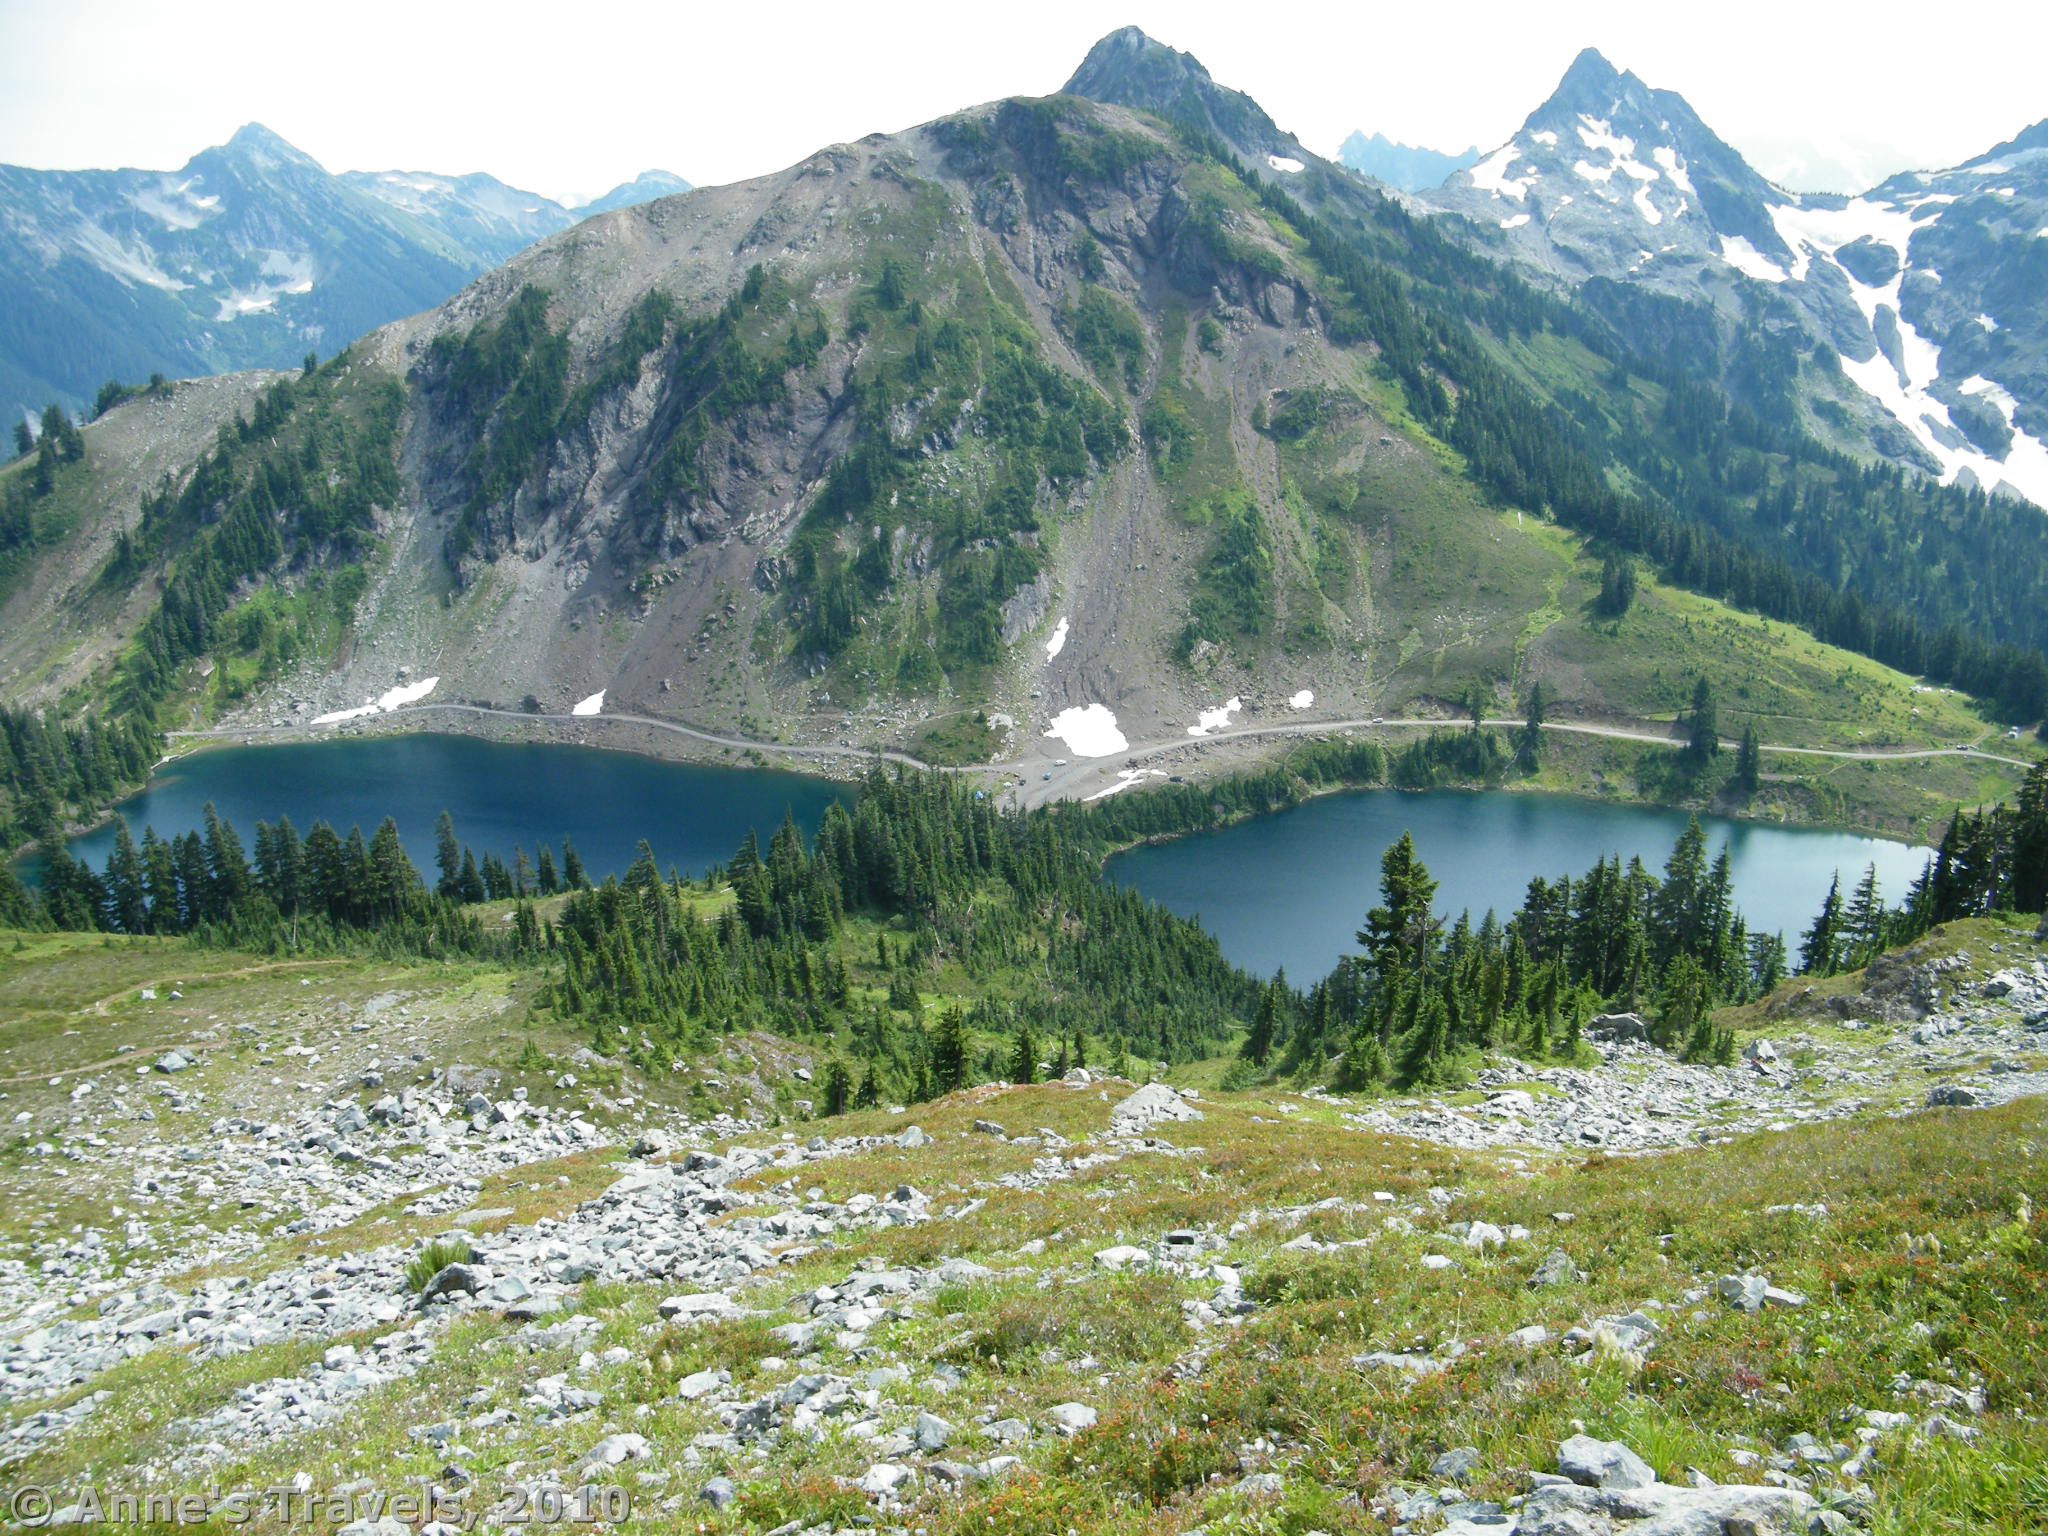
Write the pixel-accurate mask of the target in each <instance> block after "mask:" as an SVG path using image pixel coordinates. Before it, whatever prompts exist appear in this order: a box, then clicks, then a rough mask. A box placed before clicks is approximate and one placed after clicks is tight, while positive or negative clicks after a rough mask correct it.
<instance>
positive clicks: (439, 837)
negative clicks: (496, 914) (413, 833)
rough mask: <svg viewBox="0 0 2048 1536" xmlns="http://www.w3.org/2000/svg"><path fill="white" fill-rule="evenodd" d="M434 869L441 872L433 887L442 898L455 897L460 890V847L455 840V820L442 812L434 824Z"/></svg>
mask: <svg viewBox="0 0 2048 1536" xmlns="http://www.w3.org/2000/svg"><path fill="white" fill-rule="evenodd" d="M434 867H435V868H436V869H438V870H439V871H440V872H441V879H440V882H439V884H437V885H436V886H435V889H436V890H438V891H439V892H440V893H441V894H442V895H443V896H456V895H458V894H459V893H460V892H461V889H462V845H461V844H460V843H458V842H457V841H456V840H455V818H454V817H453V816H451V815H450V814H449V813H448V812H446V811H443V812H442V813H441V815H440V817H439V819H438V820H436V821H435V823H434Z"/></svg>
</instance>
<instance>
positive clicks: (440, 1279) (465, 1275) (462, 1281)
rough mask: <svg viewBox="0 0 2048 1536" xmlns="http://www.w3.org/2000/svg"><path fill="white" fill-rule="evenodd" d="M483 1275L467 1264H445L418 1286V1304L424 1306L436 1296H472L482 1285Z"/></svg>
mask: <svg viewBox="0 0 2048 1536" xmlns="http://www.w3.org/2000/svg"><path fill="white" fill-rule="evenodd" d="M484 1281H485V1277H484V1275H482V1274H481V1273H479V1272H478V1271H477V1270H476V1269H475V1268H474V1267H473V1266H471V1265H468V1264H446V1265H443V1266H442V1267H441V1268H440V1269H438V1270H436V1271H435V1272H434V1275H433V1278H432V1279H430V1280H428V1281H427V1283H426V1284H425V1285H423V1286H422V1287H420V1305H421V1306H425V1305H426V1304H427V1303H428V1302H430V1301H432V1300H433V1299H434V1298H435V1297H437V1296H454V1295H456V1294H458V1293H460V1294H461V1295H464V1296H474V1295H475V1294H476V1293H477V1292H478V1291H480V1290H482V1289H483V1287H484Z"/></svg>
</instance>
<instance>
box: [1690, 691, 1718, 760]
mask: <svg viewBox="0 0 2048 1536" xmlns="http://www.w3.org/2000/svg"><path fill="white" fill-rule="evenodd" d="M1720 750H1721V727H1720V723H1719V716H1718V714H1717V713H1716V712H1715V709H1714V691H1713V689H1711V688H1710V687H1708V686H1707V677H1706V674H1705V673H1704V672H1703V673H1701V674H1700V675H1699V677H1698V678H1697V679H1696V680H1695V681H1694V683H1693V685H1692V708H1691V709H1689V710H1687V711H1686V716H1685V754H1686V756H1687V757H1688V758H1690V759H1691V760H1692V761H1693V762H1694V763H1695V764H1703V763H1706V762H1708V761H1710V760H1711V759H1713V758H1714V757H1715V756H1716V755H1718V754H1719V752H1720Z"/></svg>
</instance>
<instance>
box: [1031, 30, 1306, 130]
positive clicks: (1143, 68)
mask: <svg viewBox="0 0 2048 1536" xmlns="http://www.w3.org/2000/svg"><path fill="white" fill-rule="evenodd" d="M1064 91H1065V94H1067V95H1070V96H1081V97H1085V98H1087V99H1088V100H1090V101H1099V102H1103V103H1105V104H1107V105H1110V106H1118V107H1132V108H1135V109H1137V110H1139V111H1142V112H1152V113H1156V114H1157V115H1159V116H1160V117H1163V118H1166V119H1167V120H1168V121H1170V122H1175V123H1179V124H1182V125H1184V126H1187V127H1192V128H1196V129H1199V130H1201V131H1203V132H1206V133H1211V134H1214V135H1215V136H1216V137H1217V138H1219V139H1221V140H1222V141H1223V142H1224V143H1226V144H1229V145H1231V146H1232V147H1233V148H1234V149H1236V150H1237V151H1238V153H1240V154H1243V155H1246V156H1249V157H1251V158H1254V159H1257V158H1260V157H1263V156H1266V155H1269V154H1273V153H1276V152H1278V153H1282V154H1285V155H1287V156H1289V157H1296V158H1298V155H1299V153H1301V152H1302V151H1301V148H1300V145H1299V144H1298V143H1297V142H1296V141H1295V139H1294V138H1293V137H1292V136H1291V135H1289V134H1286V133H1283V132H1282V131H1281V129H1280V127H1279V126H1278V125H1277V124H1276V123H1275V122H1274V121H1273V119H1272V118H1271V117H1269V116H1268V115H1267V113H1266V110H1265V108H1263V107H1261V106H1260V105H1259V104H1258V103H1257V102H1256V101H1254V100H1252V98H1251V97H1249V96H1247V95H1245V94H1244V92H1242V91H1235V90H1232V89H1231V88H1230V87H1229V86H1226V85H1219V84H1217V83H1216V81H1215V79H1214V78H1213V77H1212V76H1211V75H1210V73H1209V71H1208V70H1207V69H1205V68H1204V67H1203V66H1202V61H1201V60H1200V59H1198V58H1196V57H1195V56H1194V55H1193V54H1191V53H1182V52H1181V51H1180V50H1179V49H1177V48H1171V47H1168V46H1167V45H1166V44H1165V43H1162V42H1160V41H1158V39H1156V38H1153V37H1150V36H1148V35H1147V34H1146V33H1145V32H1143V31H1142V30H1140V29H1139V28H1137V27H1122V28H1119V29H1118V30H1117V31H1115V32H1112V33H1110V34H1109V35H1108V36H1107V37H1105V38H1103V39H1102V41H1101V42H1099V43H1097V44H1096V45H1095V46H1094V47H1093V48H1090V49H1089V50H1088V57H1087V58H1085V59H1083V60H1082V61H1081V67H1080V68H1079V69H1077V70H1075V71H1074V73H1073V76H1072V78H1071V79H1069V80H1068V81H1067V83H1066V86H1065V87H1064Z"/></svg>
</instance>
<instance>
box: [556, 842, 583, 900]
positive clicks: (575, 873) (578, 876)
mask: <svg viewBox="0 0 2048 1536" xmlns="http://www.w3.org/2000/svg"><path fill="white" fill-rule="evenodd" d="M562 889H563V890H565V891H587V890H589V889H590V876H588V875H586V874H585V873H584V872H583V861H582V860H581V859H579V858H578V857H577V856H576V845H575V844H574V843H572V842H570V841H569V839H567V838H566V837H565V838H563V839H562Z"/></svg>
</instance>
